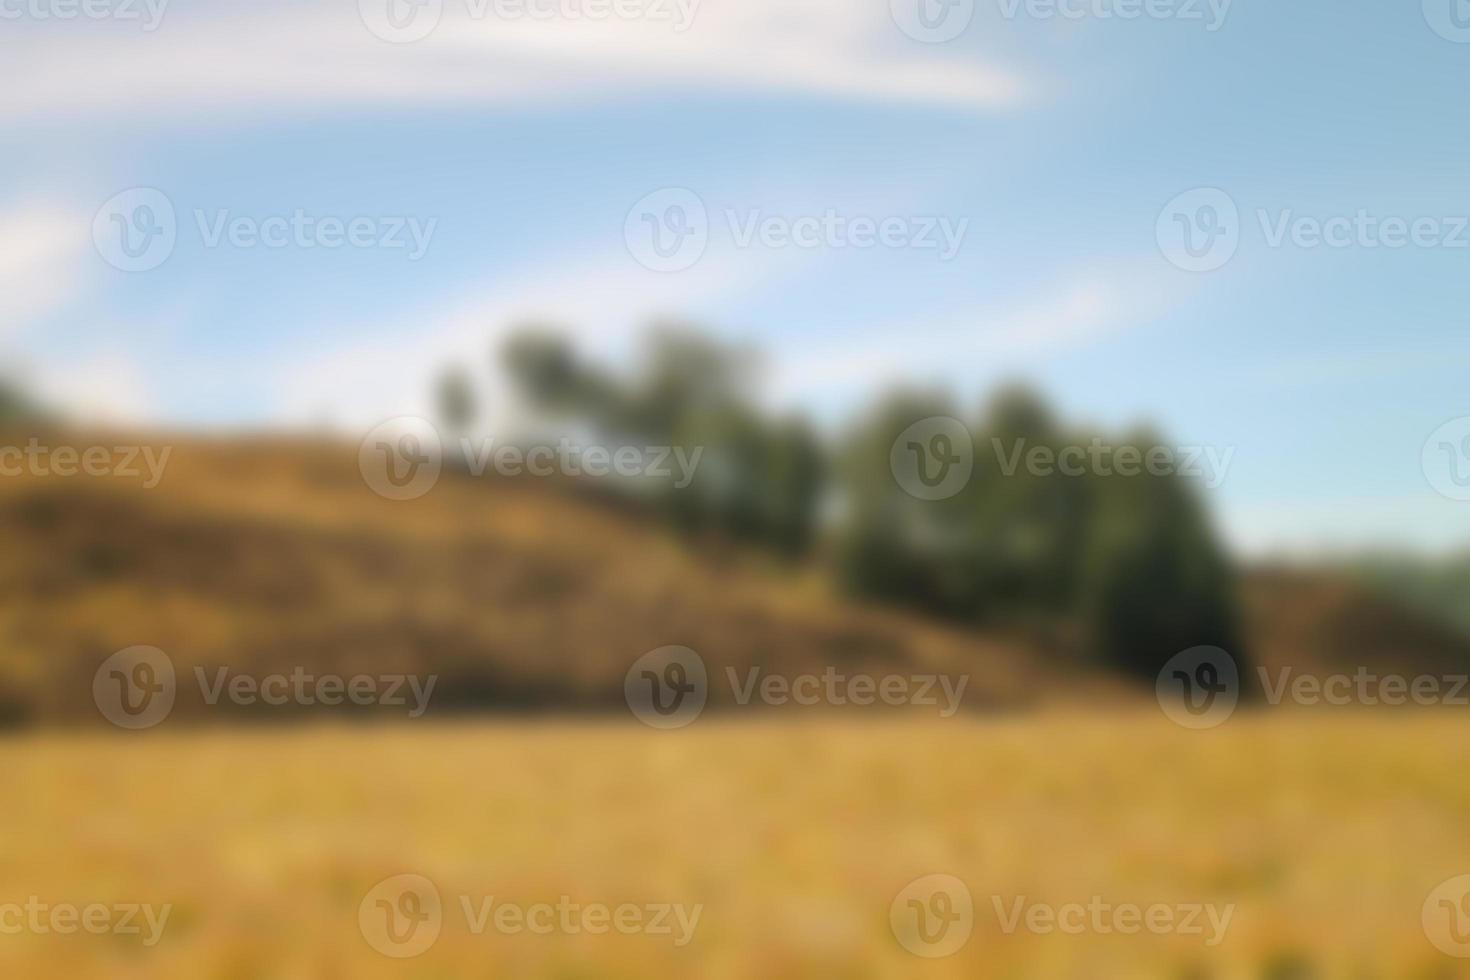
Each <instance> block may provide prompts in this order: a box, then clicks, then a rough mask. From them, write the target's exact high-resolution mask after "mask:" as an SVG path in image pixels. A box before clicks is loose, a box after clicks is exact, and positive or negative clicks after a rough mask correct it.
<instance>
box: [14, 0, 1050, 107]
mask: <svg viewBox="0 0 1470 980" xmlns="http://www.w3.org/2000/svg"><path fill="white" fill-rule="evenodd" d="M364 2H365V3H372V2H374V0H364ZM383 2H386V0H383ZM469 3H470V0H445V3H444V15H443V19H442V21H441V22H440V24H439V26H438V28H437V29H436V30H435V31H434V32H433V33H432V34H430V35H429V36H428V37H426V38H424V39H423V40H420V41H417V42H415V43H411V44H390V43H387V42H385V41H383V40H380V39H379V38H378V37H375V36H374V35H373V34H371V33H370V32H369V31H368V29H367V28H366V27H365V26H364V22H363V20H362V19H361V18H360V17H359V16H358V10H357V5H356V4H350V3H344V4H335V5H331V6H328V5H324V4H320V3H319V4H315V5H310V6H292V5H278V4H269V3H266V4H262V5H247V6H245V7H240V8H236V9H234V10H224V9H221V8H210V9H200V8H192V9H185V8H183V7H182V6H179V7H174V8H170V9H168V11H167V14H166V16H165V18H164V20H163V22H162V25H161V26H160V27H159V29H158V30H157V31H155V32H152V33H146V32H144V31H142V30H137V29H134V30H131V31H126V32H122V33H119V32H118V31H116V30H110V31H97V30H83V29H82V26H83V25H80V24H60V23H58V24H49V25H32V26H33V27H45V28H46V29H44V30H43V29H33V30H29V31H24V32H22V31H19V30H17V31H15V32H12V33H11V34H10V35H9V37H10V41H8V42H6V43H0V86H3V91H4V92H5V95H4V97H3V98H0V117H5V116H10V117H16V116H27V115H31V116H44V115H49V114H75V113H94V114H95V113H105V114H110V115H118V114H127V115H142V114H146V113H149V112H155V111H157V112H170V113H172V112H177V111H178V110H180V109H190V108H192V109H196V110H200V111H207V112H208V114H209V117H210V118H215V117H217V116H219V115H221V114H228V113H229V112H231V111H240V110H244V111H271V112H280V111H296V110H310V109H312V108H315V107H322V106H325V107H332V108H342V107H351V108H359V107H385V106H425V105H435V104H509V105H523V104H534V103H538V102H544V101H546V100H566V99H572V100H583V101H587V100H593V99H602V98H607V97H616V96H619V95H629V94H637V95H645V96H646V95H649V94H676V95H677V94H682V93H684V92H687V91H691V90H704V91H720V90H739V91H752V90H753V91H776V92H788V93H789V92H809V93H815V94H824V95H833V96H840V97H848V98H856V99H869V100H897V101H908V102H916V103H926V104H951V105H957V106H970V107H982V108H999V107H1006V106H1011V105H1014V104H1016V103H1018V102H1020V101H1023V100H1024V99H1025V98H1027V97H1028V96H1029V95H1031V94H1032V89H1033V86H1032V84H1031V83H1030V82H1029V81H1028V80H1026V79H1023V78H1022V77H1021V76H1020V75H1019V74H1018V73H1016V72H1014V71H1012V70H1010V69H1008V68H1006V67H1003V66H1000V65H995V64H986V63H982V62H980V61H979V60H978V58H977V57H976V56H975V55H974V54H973V53H972V52H969V53H957V52H954V51H951V50H950V49H949V48H948V47H944V48H940V47H938V46H933V45H924V44H919V43H917V42H915V41H912V40H910V39H908V38H906V37H904V36H903V35H902V34H900V33H899V32H898V30H897V29H896V28H895V26H894V25H893V23H892V21H891V20H890V19H889V17H888V12H887V4H885V3H853V2H851V0H808V2H806V3H804V4H797V5H792V4H790V3H786V2H782V0H740V2H730V0H721V2H714V0H706V2H704V3H703V4H701V5H699V6H698V7H697V9H696V10H695V15H694V18H693V21H692V24H691V26H689V28H688V29H687V30H684V31H682V32H681V31H677V30H675V28H674V26H673V25H672V24H671V23H668V22H651V21H647V20H619V19H616V18H613V19H608V20H603V21H590V20H577V19H567V18H557V19H552V20H530V19H520V20H505V19H502V18H496V17H494V16H490V17H482V18H475V17H471V16H470V15H469V13H468V9H469V8H468V4H469ZM669 6H670V7H671V8H672V7H673V4H672V3H671V4H669ZM110 26H112V27H118V26H119V25H110ZM63 28H74V29H63Z"/></svg>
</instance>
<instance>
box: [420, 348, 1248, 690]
mask: <svg viewBox="0 0 1470 980" xmlns="http://www.w3.org/2000/svg"><path fill="white" fill-rule="evenodd" d="M504 361H505V365H506V367H507V368H508V370H509V373H510V375H511V377H512V379H513V380H514V382H515V384H516V385H517V386H518V387H519V388H520V389H521V391H522V392H523V393H524V394H525V396H526V397H527V398H528V400H529V401H530V403H531V404H532V405H533V406H535V407H536V408H537V409H538V410H540V411H542V412H544V413H546V414H547V415H549V416H553V417H556V418H558V419H560V420H562V421H563V422H564V423H566V424H568V425H571V426H574V427H576V428H577V429H579V430H580V431H583V432H590V433H593V434H594V435H595V438H597V439H599V440H601V441H602V442H603V444H605V445H608V446H610V447H614V448H615V447H617V446H621V445H637V446H682V447H696V446H698V447H703V450H704V453H703V457H702V459H701V462H700V465H699V467H698V469H697V471H696V473H695V477H694V479H693V481H692V482H691V483H690V484H689V485H688V486H685V487H682V488H676V487H675V486H674V485H673V484H672V483H671V482H669V481H662V482H660V481H658V480H643V481H640V482H639V483H638V484H637V485H635V486H633V487H630V488H628V489H629V490H630V491H631V492H634V493H637V494H638V495H639V496H640V497H642V498H643V499H645V500H647V501H649V502H650V504H651V506H653V507H654V508H655V509H656V510H658V511H659V512H660V513H662V514H664V515H665V516H666V517H667V519H668V520H670V521H671V522H672V523H674V524H675V525H676V526H678V527H680V528H681V529H684V530H687V531H690V532H697V533H707V532H715V533H720V534H726V535H729V536H731V537H733V538H737V539H739V540H742V541H746V542H753V543H756V544H757V545H760V546H763V547H766V548H769V549H771V550H773V551H776V552H778V553H780V554H782V555H785V556H788V557H800V556H806V555H809V554H811V553H813V552H814V551H816V550H818V549H819V548H820V550H821V556H822V558H823V560H829V561H831V562H832V563H833V565H834V571H835V574H836V575H837V577H838V578H839V579H840V581H841V582H842V584H843V586H844V587H845V588H846V589H848V590H849V591H851V592H853V593H855V594H857V595H861V596H868V597H873V598H877V599H881V600H885V601H891V602H895V603H901V604H905V605H910V606H915V607H922V608H924V609H926V610H927V611H929V612H931V613H935V614H938V615H942V616H946V617H950V618H954V619H959V620H963V621H966V622H973V623H977V624H987V625H997V624H1025V623H1045V624H1048V625H1049V626H1056V625H1061V626H1064V627H1067V628H1068V631H1069V632H1070V633H1072V634H1074V635H1080V636H1081V637H1082V639H1083V643H1082V648H1083V649H1084V650H1085V651H1087V652H1088V653H1090V654H1091V655H1092V656H1095V657H1097V658H1099V659H1100V660H1101V661H1104V662H1106V663H1108V664H1110V665H1112V666H1114V667H1116V668H1118V669H1121V670H1125V671H1128V672H1131V673H1135V674H1138V675H1140V676H1152V674H1153V673H1154V672H1155V671H1157V669H1158V667H1159V665H1160V664H1162V663H1163V662H1164V661H1165V660H1167V659H1168V658H1169V657H1170V656H1172V655H1173V654H1175V653H1177V652H1179V651H1180V650H1182V649H1185V648H1187V647H1190V646H1195V645H1200V644H1213V645H1218V646H1222V647H1224V648H1226V649H1228V650H1232V651H1238V649H1239V636H1238V634H1237V624H1236V614H1235V609H1234V600H1233V594H1234V590H1233V583H1232V578H1231V572H1230V569H1229V565H1228V562H1227V560H1226V558H1225V555H1224V554H1223V552H1222V550H1221V548H1220V547H1219V545H1218V543H1217V542H1216V540H1215V536H1214V534H1213V532H1212V530H1211V528H1210V526H1209V523H1208V520H1207V517H1206V514H1205V512H1204V509H1203V507H1202V505H1201V502H1200V500H1199V499H1198V495H1197V492H1196V490H1195V488H1194V487H1193V486H1192V485H1191V484H1190V483H1189V482H1188V481H1187V480H1186V479H1184V478H1182V477H1180V476H1177V475H1173V474H1167V475H1159V474H1150V473H1147V472H1143V473H1140V474H1139V475H1137V476H1120V475H1118V474H1117V473H1116V472H1101V471H1087V472H1083V473H1080V474H1075V473H1074V474H1072V475H1066V474H1063V473H1060V472H1055V471H1053V472H1049V473H1046V472H1037V471H1035V470H1033V469H1032V468H1028V467H1026V466H1015V465H1014V459H1012V460H1011V463H1012V465H1005V462H1006V461H1005V459H1004V457H1003V455H1002V453H1001V452H999V451H995V450H996V449H998V447H1006V449H1007V451H1009V450H1010V447H1015V446H1018V445H1019V446H1025V447H1027V448H1028V449H1030V448H1034V447H1047V448H1049V449H1050V450H1052V451H1053V452H1060V451H1061V450H1063V449H1064V448H1066V447H1068V446H1076V445H1096V444H1098V442H1099V441H1103V442H1105V443H1106V444H1107V445H1108V446H1109V448H1110V449H1112V450H1117V449H1119V448H1121V447H1123V446H1125V445H1126V446H1134V447H1136V449H1137V451H1138V452H1139V453H1140V454H1141V453H1143V452H1145V451H1146V450H1147V449H1148V448H1150V447H1152V446H1155V445H1157V444H1158V439H1157V438H1156V437H1155V436H1154V435H1153V434H1152V433H1149V432H1146V431H1140V432H1136V433H1132V434H1130V436H1129V437H1128V438H1125V439H1123V440H1119V441H1109V440H1103V437H1101V436H1100V435H1098V434H1095V433H1090V432H1084V431H1075V430H1069V429H1067V428H1066V427H1064V426H1063V425H1061V424H1060V423H1059V422H1058V421H1057V420H1056V419H1055V418H1053V416H1052V414H1051V412H1050V411H1049V410H1048V409H1047V407H1046V406H1045V404H1044V403H1043V402H1042V401H1041V399H1040V398H1039V397H1037V396H1036V395H1035V394H1033V393H1031V392H1029V391H1026V390H1024V389H1018V388H1011V389H1007V390H1005V391H1002V392H1001V393H1000V394H999V395H998V396H997V397H996V398H994V399H993V401H992V402H991V404H990V405H989V406H988V408H987V409H986V410H985V411H984V412H983V413H980V414H979V415H978V416H975V417H973V418H969V419H967V420H965V422H964V426H963V428H964V429H966V430H968V434H969V438H970V439H971V446H970V447H969V448H970V449H971V453H970V455H971V457H972V459H973V470H972V472H971V474H970V476H969V478H968V480H966V481H965V482H964V484H963V486H961V487H960V488H959V489H958V490H957V492H955V493H953V494H951V495H948V496H946V497H944V498H943V499H936V500H929V499H921V498H920V497H919V496H916V495H914V494H912V493H910V492H907V491H906V490H905V488H904V487H903V486H901V485H900V481H899V480H897V479H896V478H895V474H894V472H893V468H892V467H893V464H892V459H891V452H892V450H893V447H894V443H895V440H897V439H898V438H899V436H900V434H902V433H903V432H904V431H905V430H906V429H907V428H908V427H909V426H911V425H913V424H914V423H916V422H919V421H920V420H923V419H930V418H935V417H949V418H954V419H963V418H964V416H965V413H963V412H962V411H960V410H959V409H958V408H957V407H956V406H955V405H954V403H953V402H952V400H951V399H950V398H949V397H948V396H947V395H945V394H943V393H916V392H907V393H898V394H894V395H891V396H889V397H888V398H886V399H885V400H884V401H883V402H882V403H881V404H879V405H878V406H877V407H876V408H875V409H874V410H873V411H871V412H870V413H869V414H868V415H867V416H865V417H864V418H862V419H861V420H860V421H859V422H858V423H857V424H856V425H855V426H854V427H853V428H852V430H851V431H850V432H849V433H848V434H847V435H846V436H845V437H843V438H841V439H840V440H835V441H834V444H832V445H824V444H823V443H822V442H821V441H820V440H819V439H818V438H817V436H816V435H815V433H814V432H813V431H812V430H811V429H810V428H809V427H808V425H807V424H806V423H805V422H803V421H802V420H801V419H799V418H794V417H786V418H777V417H771V416H769V415H768V414H766V413H763V412H762V411H761V410H760V409H759V407H758V406H757V405H756V404H755V403H754V401H753V399H752V398H751V396H750V392H751V391H752V390H753V389H754V386H755V382H756V380H757V374H758V368H759V360H758V358H757V357H755V356H754V355H753V354H752V353H751V352H750V351H747V350H742V349H736V348H731V347H727V346H724V345H722V344H720V343H718V342H716V341H713V340H711V339H709V338H708V337H705V336H703V335H700V334H698V333H695V332H692V331H688V330H661V331H657V332H655V333H654V334H652V335H651V337H650V341H649V348H648V351H647V356H646V358H645V360H644V362H643V368H642V370H641V371H639V372H638V373H637V374H636V375H634V376H632V377H626V378H625V377H619V376H617V375H615V374H613V373H611V372H608V371H606V370H603V369H601V368H599V367H597V366H595V365H593V364H590V363H588V362H586V361H585V360H583V359H582V358H581V357H580V356H579V354H578V353H577V352H576V351H575V350H574V349H573V348H572V347H571V346H570V345H569V344H568V343H567V342H566V341H565V340H564V339H562V338H560V337H558V336H557V335H556V334H555V333H552V332H549V331H546V330H527V331H525V332H522V333H520V334H518V335H516V336H515V337H514V338H513V339H512V340H511V342H510V343H509V344H508V345H507V347H506V349H505V351H504ZM469 397H470V396H469V394H468V389H467V387H466V383H465V381H464V379H463V378H462V377H457V376H454V375H451V376H448V377H446V379H445V383H444V384H443V385H442V386H441V399H440V400H441V410H442V412H443V414H444V416H445V421H446V422H447V423H450V424H458V423H459V422H462V421H463V418H462V416H463V415H464V414H465V412H466V411H467V410H468V399H469Z"/></svg>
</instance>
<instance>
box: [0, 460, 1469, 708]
mask: <svg viewBox="0 0 1470 980" xmlns="http://www.w3.org/2000/svg"><path fill="white" fill-rule="evenodd" d="M68 441H69V442H70V443H71V444H75V445H87V444H92V443H94V442H95V443H100V444H104V445H111V444H114V443H117V442H120V441H122V440H120V439H116V438H111V439H110V438H108V437H103V436H98V437H94V438H92V439H91V440H90V441H89V440H88V439H84V438H82V437H80V436H75V437H71V438H70V439H69V440H68ZM154 442H155V444H157V445H159V446H162V445H164V444H167V445H168V446H171V447H172V454H171V456H170V458H169V460H168V467H167V470H166V472H165V475H164V478H163V479H162V481H161V482H160V483H159V485H158V486H157V487H155V488H153V489H145V488H143V486H142V485H141V482H142V481H141V480H137V479H133V480H129V479H125V478H121V477H112V478H101V479H98V478H75V477H73V478H58V477H29V476H28V477H19V478H10V479H5V480H0V535H3V540H4V541H5V543H6V546H5V548H4V549H3V550H0V718H3V719H4V720H6V721H9V722H11V723H18V722H41V723H49V722H66V723H70V722H74V721H89V722H97V721H99V720H100V719H99V716H98V713H97V711H96V708H95V706H94V705H93V703H92V700H91V697H92V693H91V692H92V680H93V676H94V674H95V672H96V671H97V668H98V666H99V665H100V664H101V662H102V661H103V660H104V659H105V658H106V657H107V656H108V655H110V654H112V653H113V652H115V651H117V650H120V649H123V648H125V647H131V646H135V645H148V646H154V647H158V648H160V649H162V650H164V651H165V652H166V653H167V654H168V655H169V656H170V657H171V658H172V660H173V662H174V664H175V666H176V667H177V669H178V672H179V676H180V678H181V679H188V680H189V683H181V684H180V688H179V701H178V704H177V706H176V708H175V712H174V714H175V716H177V717H190V716H193V717H201V716H202V715H201V712H202V711H203V709H204V708H205V705H204V702H203V699H202V698H201V697H200V695H199V691H198V685H197V684H196V683H193V681H192V678H193V668H195V667H196V666H197V667H203V668H205V669H206V671H207V672H208V673H209V674H210V675H211V676H213V675H214V672H215V671H216V670H217V669H218V668H219V667H223V666H229V667H231V668H232V669H234V670H238V671H245V672H249V673H251V674H253V675H256V676H261V675H265V674H268V673H276V672H279V673H287V674H289V673H290V672H291V671H292V670H293V669H295V668H297V667H301V668H304V669H305V670H306V671H308V672H311V673H336V674H341V675H345V676H351V675H354V674H390V673H413V674H418V675H427V674H435V675H437V676H438V678H439V679H438V686H437V688H436V689H435V691H434V695H433V701H432V707H431V709H430V713H431V714H448V713H453V712H455V711H461V710H491V709H493V710H528V709H558V710H561V709H572V710H589V709H590V710H612V711H623V710H625V708H624V704H623V680H624V676H625V674H626V672H627V670H628V668H629V667H630V666H631V664H632V663H633V661H634V660H635V659H637V658H638V657H639V656H640V655H642V654H643V653H645V652H647V651H649V650H652V649H655V648H657V647H662V646H666V645H670V644H680V645H684V646H688V647H691V648H693V649H694V650H696V651H698V652H699V653H700V655H701V656H702V657H703V658H704V660H705V661H706V663H707V664H708V667H709V670H710V674H711V680H712V683H711V691H710V700H711V705H712V706H714V707H728V706H729V704H730V703H731V702H732V698H731V695H730V685H729V684H728V683H727V682H726V681H725V673H724V672H725V668H734V669H735V670H737V671H738V672H739V674H740V676H742V677H745V676H748V674H747V671H748V670H749V669H750V668H752V667H759V668H761V669H762V670H763V671H767V672H770V671H775V672H779V673H781V674H783V675H785V676H788V677H789V676H793V675H796V674H800V673H807V672H810V673H821V672H822V671H824V670H825V669H826V668H827V667H828V666H829V665H830V666H832V667H833V668H835V669H836V670H837V671H839V672H841V673H843V674H846V675H853V674H859V673H868V674H875V675H882V674H891V673H899V674H916V673H941V674H948V675H969V678H970V680H969V687H968V689H967V690H966V691H965V695H964V705H965V707H966V708H970V709H986V708H992V709H993V708H1001V707H1023V706H1027V705H1035V704H1039V703H1043V702H1048V701H1056V700H1064V701H1072V702H1076V701H1083V700H1086V701H1094V702H1095V701H1111V700H1114V699H1117V698H1119V697H1125V698H1130V699H1131V698H1146V697H1148V695H1149V694H1150V692H1149V691H1147V690H1146V689H1143V688H1140V687H1138V686H1136V685H1127V684H1124V683H1123V682H1120V681H1117V680H1115V679H1113V678H1111V677H1107V676H1104V675H1101V674H1098V673H1095V672H1090V671H1088V670H1086V669H1083V668H1082V667H1081V666H1079V665H1078V664H1076V663H1070V662H1066V661H1065V660H1064V659H1061V658H1059V657H1058V656H1056V655H1046V654H1043V653H1042V652H1040V651H1038V650H1036V649H1034V648H1032V647H1031V646H1028V645H1025V644H1021V643H1018V642H1016V641H1011V640H1001V639H997V638H994V637H988V636H982V635H977V634H975V633H973V632H967V631H965V630H962V629H959V628H957V627H951V626H947V625H943V624H939V623H936V622H934V621H931V620H928V619H925V618H923V617H920V616H917V615H913V614H909V613H906V612H902V611H895V610H890V609H880V608H873V607H868V606H863V605H859V604H854V603H851V602H848V601H846V600H843V599H841V598H840V597H836V596H834V595H832V594H831V593H830V591H829V590H828V589H827V588H826V587H825V586H824V584H823V580H822V579H821V577H820V576H817V575H814V574H810V573H803V572H801V571H800V570H791V569H783V568H780V567H777V566H774V565H772V564H770V563H767V562H763V561H761V560H760V559H759V558H758V557H756V556H752V555H747V554H741V553H739V552H731V551H729V550H726V551H724V552H706V551H700V552H694V551H691V550H690V549H689V548H688V547H687V545H686V544H685V543H683V542H681V541H680V540H678V539H676V538H675V537H673V536H672V535H670V534H669V533H668V532H667V531H665V530H664V529H663V528H662V527H661V526H659V525H657V524H654V523H651V522H648V521H644V520H642V519H640V518H638V517H637V516H635V515H631V514H629V513H626V512H623V511H619V510H618V509H616V508H613V507H610V506H608V505H606V504H605V503H601V502H598V501H596V500H593V499H590V498H589V497H588V496H587V495H586V494H585V493H579V492H578V491H577V489H576V488H575V487H572V486H569V485H567V484H565V483H559V482H556V481H548V480H530V479H527V480H512V479H504V478H495V479H473V478H470V477H468V476H465V475H456V474H451V473H449V472H446V473H445V475H444V477H443V478H442V479H441V480H440V482H439V483H438V485H437V486H436V487H435V488H434V489H433V490H432V491H431V492H430V493H428V494H427V495H426V496H424V497H421V498H419V499H417V500H413V501H405V502H393V501H388V500H384V499H382V498H380V497H378V496H376V495H375V494H374V493H372V492H371V491H370V490H369V489H368V487H367V486H366V485H365V484H364V482H363V480H362V478H361V476H360V474H359V471H358V468H357V455H356V451H355V447H353V446H346V445H341V444H335V443H324V442H305V441H285V440H282V439H278V438H272V439H265V438H258V439H243V440H235V441H225V440H191V439H180V438H169V439H166V440H164V439H157V440H154ZM1245 593H1246V600H1247V601H1246V608H1247V611H1248V616H1247V624H1248V627H1249V634H1250V636H1251V637H1252V645H1253V650H1254V653H1255V656H1256V657H1257V658H1258V660H1259V661H1260V662H1261V663H1263V664H1265V665H1266V666H1268V667H1269V668H1272V669H1274V668H1275V667H1276V666H1279V665H1282V664H1290V665H1292V666H1295V667H1296V668H1297V669H1298V670H1300V671H1309V672H1316V671H1325V670H1339V669H1341V670H1351V669H1353V668H1354V667H1355V666H1356V665H1357V664H1359V663H1364V664H1368V665H1370V666H1375V665H1376V666H1378V667H1381V668H1384V669H1391V668H1395V667H1401V666H1403V665H1410V666H1414V667H1416V668H1417V669H1426V670H1447V669H1451V668H1457V669H1463V668H1464V665H1465V664H1466V663H1467V662H1470V657H1467V655H1466V648H1465V644H1464V642H1463V641H1461V640H1459V639H1458V638H1457V637H1455V636H1454V635H1452V634H1450V633H1448V632H1446V631H1444V630H1439V629H1437V628H1436V627H1434V626H1432V625H1430V624H1429V623H1428V622H1427V621H1426V620H1424V619H1422V618H1420V617H1418V616H1416V615H1415V614H1412V613H1409V612H1407V611H1405V609H1404V608H1402V607H1400V606H1398V605H1397V604H1395V603H1393V602H1391V601H1388V600H1383V599H1378V598H1377V597H1375V596H1372V595H1371V594H1369V593H1367V592H1365V591H1364V590H1363V589H1362V588H1360V587H1357V586H1351V585H1348V584H1346V583H1345V582H1343V581H1338V580H1336V579H1325V578H1321V577H1315V578H1314V577H1312V576H1307V575H1301V574H1296V573H1284V572H1272V571H1267V572H1261V573H1255V574H1253V575H1251V576H1250V577H1248V580H1247V583H1246V589H1245ZM227 704H228V700H227V699H226V700H225V701H223V702H221V705H220V706H217V707H213V708H210V709H209V713H208V715H207V717H208V718H209V719H210V720H217V719H218V718H220V717H221V715H222V714H223V713H225V712H226V711H236V712H238V711H240V710H242V709H240V708H239V707H226V706H225V705H227ZM248 710H250V711H252V712H254V713H255V714H256V715H259V716H261V717H267V716H268V717H270V718H272V719H278V718H281V717H282V716H283V714H284V713H285V712H288V711H289V710H291V709H290V708H287V707H278V708H264V707H262V706H259V705H257V706H255V707H253V708H251V709H248ZM318 710H320V709H318ZM930 710H932V709H930Z"/></svg>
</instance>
